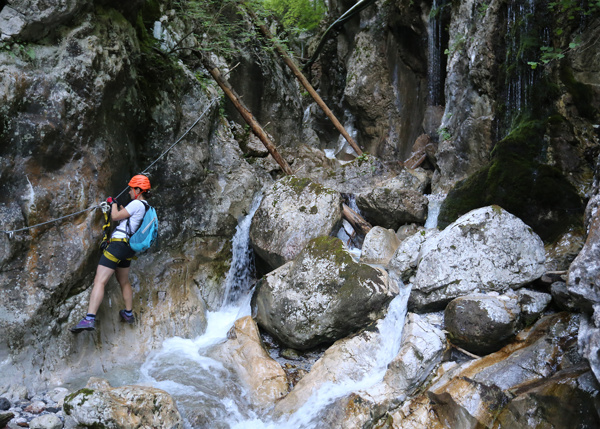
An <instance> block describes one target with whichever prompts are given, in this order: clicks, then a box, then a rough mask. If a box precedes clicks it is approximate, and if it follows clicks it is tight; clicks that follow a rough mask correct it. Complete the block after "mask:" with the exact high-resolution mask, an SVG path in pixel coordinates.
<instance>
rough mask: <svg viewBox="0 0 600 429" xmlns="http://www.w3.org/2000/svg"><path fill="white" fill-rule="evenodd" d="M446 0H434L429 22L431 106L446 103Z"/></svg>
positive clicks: (428, 86) (428, 85) (428, 49)
mask: <svg viewBox="0 0 600 429" xmlns="http://www.w3.org/2000/svg"><path fill="white" fill-rule="evenodd" d="M445 5H446V0H433V4H432V5H431V12H430V14H429V22H428V24H427V33H428V39H427V63H428V66H427V95H428V104H429V105H430V106H440V105H443V104H444V73H445V68H446V63H445V55H444V49H443V42H444V22H443V21H442V13H443V8H444V6H445Z"/></svg>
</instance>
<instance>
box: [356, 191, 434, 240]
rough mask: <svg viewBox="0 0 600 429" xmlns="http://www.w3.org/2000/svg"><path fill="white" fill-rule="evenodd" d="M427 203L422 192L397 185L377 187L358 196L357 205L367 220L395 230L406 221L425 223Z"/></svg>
mask: <svg viewBox="0 0 600 429" xmlns="http://www.w3.org/2000/svg"><path fill="white" fill-rule="evenodd" d="M427 204H428V201H427V198H426V197H425V196H423V194H421V193H420V192H418V191H413V190H410V189H403V188H396V187H383V186H381V187H377V188H375V189H373V190H371V191H369V192H365V193H361V194H359V195H358V196H357V198H356V205H357V206H358V208H359V209H360V211H361V213H362V214H363V215H364V217H365V219H366V220H367V221H369V222H371V223H372V224H374V225H379V226H382V227H384V228H391V229H394V230H396V229H398V228H399V227H400V225H403V224H405V223H411V222H419V223H424V222H425V219H426V217H427Z"/></svg>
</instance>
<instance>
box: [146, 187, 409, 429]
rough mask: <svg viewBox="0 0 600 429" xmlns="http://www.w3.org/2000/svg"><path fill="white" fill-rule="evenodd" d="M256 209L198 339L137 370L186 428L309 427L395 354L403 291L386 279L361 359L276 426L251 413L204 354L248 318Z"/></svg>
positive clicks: (175, 343) (177, 341) (173, 341)
mask: <svg viewBox="0 0 600 429" xmlns="http://www.w3.org/2000/svg"><path fill="white" fill-rule="evenodd" d="M259 203H260V199H256V200H255V202H254V203H253V207H252V209H251V210H250V213H249V214H248V215H247V216H246V217H245V218H244V219H242V220H241V221H240V222H239V226H238V228H237V231H236V234H235V236H234V238H233V240H232V243H233V246H234V251H233V256H232V257H233V260H232V263H231V268H230V272H229V274H228V275H227V278H226V280H225V284H226V288H227V290H228V291H229V295H228V297H227V298H226V299H224V303H223V306H222V308H221V309H220V310H219V311H215V312H208V314H207V323H208V325H207V328H206V332H205V333H204V334H203V335H201V336H200V337H198V338H195V339H185V338H179V337H174V338H169V339H167V340H165V341H164V342H163V344H162V348H161V349H159V350H157V351H155V352H154V353H152V354H151V355H150V356H149V357H148V359H147V360H146V362H145V363H144V364H143V365H142V368H141V370H140V373H141V376H140V379H139V380H138V382H139V383H142V384H149V385H152V386H154V387H157V388H160V389H163V390H165V391H167V392H168V393H169V394H171V395H172V396H173V397H174V398H175V400H176V401H177V406H178V408H179V410H180V412H181V414H182V416H183V417H184V424H185V427H186V428H189V429H197V428H204V427H206V428H209V427H210V428H223V429H233V428H235V429H242V428H248V429H249V428H252V429H255V428H265V429H271V428H272V429H284V428H290V429H292V428H293V429H311V428H314V427H316V426H317V425H318V423H319V421H320V420H321V419H320V418H319V413H321V412H323V411H324V410H325V408H326V406H327V405H328V404H330V403H331V402H332V401H334V400H336V399H337V398H341V397H344V396H347V395H349V394H350V393H352V392H356V391H359V390H364V389H368V388H369V387H372V386H374V385H376V384H377V383H379V382H381V381H382V380H383V377H384V374H385V371H386V369H387V365H388V364H389V362H390V361H391V360H392V359H393V358H394V357H395V356H396V355H397V353H398V350H399V348H400V343H401V338H402V327H403V326H404V319H405V316H406V311H407V301H408V296H409V293H410V288H409V287H405V286H404V285H403V284H402V282H401V281H400V280H399V279H397V278H395V277H394V276H393V275H391V280H390V281H395V282H397V283H398V286H399V289H400V294H399V295H398V296H397V297H395V298H394V299H393V300H392V301H391V303H390V305H389V308H388V311H387V315H386V317H385V318H383V319H381V320H379V321H378V322H377V329H376V331H377V332H378V335H377V336H375V338H374V339H372V340H371V341H370V342H369V343H368V344H367V347H366V348H365V351H364V352H363V351H362V350H361V353H360V356H358V359H357V360H358V361H360V362H357V363H356V364H355V369H354V370H353V371H352V372H351V373H346V372H344V373H340V374H336V375H335V377H334V379H332V380H324V383H323V384H322V385H321V386H320V387H319V388H318V389H316V390H315V391H314V393H313V395H312V396H311V397H310V398H309V399H308V401H307V402H306V403H305V404H304V405H302V406H301V407H300V408H299V409H298V410H297V411H296V412H295V413H294V414H292V415H290V416H286V417H285V418H283V419H282V420H275V419H273V418H272V417H271V416H269V415H268V414H267V415H259V414H257V412H256V411H255V410H254V409H253V408H252V406H251V405H250V403H249V401H248V399H247V396H248V394H247V392H245V391H244V388H243V387H242V386H241V385H240V383H239V382H238V381H237V379H236V376H235V375H234V374H233V373H232V372H231V371H229V370H228V369H227V368H226V367H225V365H223V363H222V362H220V361H219V360H217V358H216V357H213V356H214V355H211V349H212V348H213V347H214V346H216V345H218V344H220V343H222V342H225V341H226V340H227V333H228V331H229V330H230V329H231V327H232V326H233V324H234V323H235V321H236V320H238V319H239V318H241V317H244V316H248V315H250V313H251V309H250V299H251V292H252V291H251V289H250V285H251V283H252V282H251V280H250V278H249V277H248V276H250V277H251V274H252V272H253V269H252V257H251V253H250V252H249V251H248V250H247V249H248V240H249V230H250V223H251V220H252V216H253V215H254V213H255V211H256V209H257V208H258V205H259ZM351 205H352V203H351ZM244 276H246V277H244Z"/></svg>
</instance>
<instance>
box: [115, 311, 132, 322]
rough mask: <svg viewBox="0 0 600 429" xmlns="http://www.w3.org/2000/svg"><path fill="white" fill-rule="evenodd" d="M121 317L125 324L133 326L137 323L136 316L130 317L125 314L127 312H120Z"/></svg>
mask: <svg viewBox="0 0 600 429" xmlns="http://www.w3.org/2000/svg"><path fill="white" fill-rule="evenodd" d="M119 316H121V320H122V321H123V322H125V323H129V324H132V323H134V322H135V316H134V315H131V316H128V315H127V314H126V313H125V310H121V311H119Z"/></svg>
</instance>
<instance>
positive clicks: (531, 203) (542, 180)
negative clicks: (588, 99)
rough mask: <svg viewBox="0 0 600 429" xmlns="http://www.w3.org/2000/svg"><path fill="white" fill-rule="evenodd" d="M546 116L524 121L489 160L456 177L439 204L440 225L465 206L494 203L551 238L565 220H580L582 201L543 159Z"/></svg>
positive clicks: (577, 223)
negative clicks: (544, 118) (464, 177)
mask: <svg viewBox="0 0 600 429" xmlns="http://www.w3.org/2000/svg"><path fill="white" fill-rule="evenodd" d="M545 129H546V121H527V122H524V123H522V124H520V126H518V127H517V128H515V129H514V130H513V132H511V133H510V134H509V135H508V136H507V137H506V138H505V139H504V140H502V141H501V142H499V143H498V145H497V146H496V148H494V150H493V151H492V160H491V162H490V164H489V165H488V166H486V167H484V168H482V169H481V170H479V171H478V172H476V173H475V174H473V175H472V176H470V177H469V178H467V179H465V180H463V181H461V182H459V183H457V184H456V185H455V187H454V188H453V189H452V190H451V191H450V192H449V193H448V196H447V198H446V200H445V201H444V202H443V204H442V207H441V208H440V214H439V218H438V225H439V227H440V228H445V227H446V226H448V225H449V224H450V223H452V222H454V221H455V220H456V219H458V218H459V217H460V216H462V215H464V214H466V213H468V212H469V211H471V210H473V209H476V208H479V207H485V206H490V205H498V206H500V207H502V208H503V209H505V210H507V211H508V212H510V213H512V214H513V215H515V216H517V217H518V218H520V219H521V220H523V222H525V223H526V224H527V225H529V226H531V227H532V229H533V230H534V231H535V232H536V233H537V234H538V235H539V236H540V237H541V238H542V240H544V241H545V242H551V241H552V240H554V239H555V238H557V237H558V236H559V235H560V234H561V233H563V232H564V231H566V230H567V229H568V228H569V227H571V226H580V225H581V223H582V219H583V209H584V206H583V202H582V201H581V198H580V197H579V195H578V193H577V190H576V189H575V188H574V186H573V185H571V183H570V182H569V181H568V180H567V179H566V177H565V176H564V175H563V174H562V173H561V172H560V171H559V170H558V169H556V168H554V167H552V166H549V165H546V164H543V163H542V162H541V161H542V153H543V135H544V130H545Z"/></svg>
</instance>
